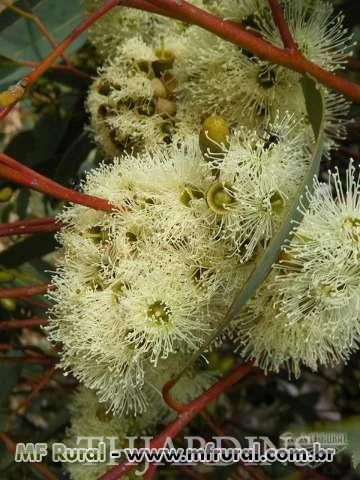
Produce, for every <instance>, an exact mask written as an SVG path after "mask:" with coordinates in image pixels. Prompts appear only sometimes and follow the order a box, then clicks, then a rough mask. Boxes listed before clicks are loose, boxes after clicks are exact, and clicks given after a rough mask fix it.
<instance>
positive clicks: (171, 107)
mask: <svg viewBox="0 0 360 480" xmlns="http://www.w3.org/2000/svg"><path fill="white" fill-rule="evenodd" d="M156 112H157V113H160V115H163V116H165V117H173V116H174V115H175V114H176V103H175V102H172V101H171V100H168V99H167V98H158V99H157V101H156Z"/></svg>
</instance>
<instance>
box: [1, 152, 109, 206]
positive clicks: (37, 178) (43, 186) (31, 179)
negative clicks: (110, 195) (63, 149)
mask: <svg viewBox="0 0 360 480" xmlns="http://www.w3.org/2000/svg"><path fill="white" fill-rule="evenodd" d="M0 177H1V178H5V179H6V180H9V181H11V182H15V183H18V184H20V185H24V186H25V187H29V188H32V189H33V190H36V191H38V192H41V193H44V194H47V195H51V196H52V197H54V198H58V199H60V200H64V201H67V202H73V203H77V204H80V205H85V206H86V207H90V208H93V209H95V210H103V211H105V212H109V211H113V210H114V209H115V208H114V207H113V206H112V205H110V203H109V202H108V201H107V200H105V199H104V198H98V197H93V196H91V195H87V194H85V193H80V192H76V191H75V190H71V189H70V188H66V187H63V186H62V185H60V184H58V183H56V182H54V181H53V180H50V179H48V178H47V177H44V176H43V175H40V174H39V173H37V172H35V171H34V170H32V169H31V168H28V167H26V166H25V165H22V164H21V163H19V162H17V161H16V160H14V159H13V158H11V157H9V156H8V155H6V154H5V153H0Z"/></svg>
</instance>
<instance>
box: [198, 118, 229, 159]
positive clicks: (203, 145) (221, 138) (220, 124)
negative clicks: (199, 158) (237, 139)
mask: <svg viewBox="0 0 360 480" xmlns="http://www.w3.org/2000/svg"><path fill="white" fill-rule="evenodd" d="M229 134H230V130H229V126H228V124H227V122H226V121H225V120H224V119H223V118H222V117H220V116H218V115H212V116H210V117H208V118H207V119H206V120H205V121H204V123H203V124H202V127H201V130H200V135H199V145H200V149H201V151H202V153H203V154H204V155H205V154H207V153H214V154H216V153H221V154H224V153H225V152H226V150H227V149H228V148H229Z"/></svg>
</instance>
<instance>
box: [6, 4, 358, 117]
mask: <svg viewBox="0 0 360 480" xmlns="http://www.w3.org/2000/svg"><path fill="white" fill-rule="evenodd" d="M117 5H122V6H127V7H132V8H137V9H141V10H146V11H149V12H152V13H157V14H159V15H163V16H167V17H171V18H176V19H178V20H182V21H184V22H187V23H192V24H194V25H198V26H200V27H202V28H205V29H206V30H209V31H210V32H213V33H214V34H215V35H217V36H219V37H221V38H224V39H225V40H228V41H230V42H232V43H235V44H236V45H239V46H240V47H242V48H244V49H246V50H248V51H250V52H252V53H253V54H255V55H257V56H258V57H260V58H263V59H265V60H268V61H270V62H273V63H276V64H279V65H283V66H285V67H287V68H290V69H292V70H295V71H297V72H300V73H308V74H310V75H311V76H313V77H314V78H316V79H317V80H318V81H319V82H320V83H323V84H324V85H327V86H328V87H331V88H333V89H335V90H338V91H339V92H342V93H343V94H344V95H345V96H348V97H349V98H352V99H353V100H354V101H357V102H358V101H360V85H357V84H356V83H353V82H351V81H349V80H347V79H345V78H343V77H340V76H338V75H335V74H334V73H332V72H328V71H326V70H324V69H322V68H321V67H318V66H317V65H315V64H314V63H312V62H311V61H309V60H307V59H306V58H305V57H304V56H303V55H302V54H301V52H299V51H297V50H294V49H287V48H286V49H281V48H279V47H276V46H274V45H272V44H270V43H269V42H267V41H265V40H264V39H262V38H261V37H259V36H257V35H255V34H254V33H252V32H251V31H249V30H246V29H245V28H243V27H242V26H241V25H239V24H236V23H234V22H230V21H225V20H223V19H222V18H220V17H218V16H216V15H212V14H211V13H208V12H205V11H203V10H201V9H199V8H197V7H195V6H194V5H191V4H189V3H188V2H185V1H184V0H107V1H105V2H104V4H103V5H101V6H100V7H99V8H98V9H97V10H95V11H94V12H93V13H92V14H90V15H89V16H88V17H87V18H85V19H84V20H83V21H82V22H81V23H80V24H79V25H78V26H77V27H76V28H75V29H74V30H73V31H72V32H71V33H70V34H69V35H68V36H67V37H66V38H65V39H64V40H63V41H62V42H61V43H60V44H59V45H58V46H57V48H56V49H55V50H54V51H53V52H51V54H50V55H49V56H48V57H46V58H45V59H44V60H43V61H42V62H41V63H40V64H39V65H38V66H37V67H35V68H34V70H33V71H32V72H30V73H29V75H27V76H26V77H25V80H26V81H27V85H28V86H31V85H32V84H33V83H34V82H35V81H36V80H37V79H38V78H39V77H40V76H41V75H42V74H43V73H44V72H45V71H46V70H48V69H49V68H50V67H51V65H52V64H53V63H54V62H55V60H56V59H57V58H59V57H60V56H61V55H62V54H63V52H64V51H65V50H66V48H67V47H68V46H69V45H70V44H71V43H72V42H73V41H74V40H75V39H76V38H77V37H78V36H79V35H80V34H81V33H83V32H84V31H85V30H87V29H88V28H89V27H90V26H91V25H92V24H93V23H95V22H96V21H97V20H98V19H99V18H100V17H102V16H103V15H105V14H106V13H107V12H109V11H110V10H111V9H112V8H114V7H115V6H117ZM284 22H285V19H284ZM281 25H282V27H281V28H282V29H284V25H283V23H281ZM283 34H284V32H283ZM18 100H20V99H18ZM18 100H17V101H18ZM13 105H14V104H13ZM10 110H11V106H10V107H6V108H5V109H4V110H3V111H1V112H0V119H1V118H4V117H5V116H6V115H7V113H8V112H9V111H10Z"/></svg>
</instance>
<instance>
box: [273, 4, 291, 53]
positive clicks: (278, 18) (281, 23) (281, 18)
mask: <svg viewBox="0 0 360 480" xmlns="http://www.w3.org/2000/svg"><path fill="white" fill-rule="evenodd" d="M269 4H270V8H271V13H272V16H273V19H274V22H275V24H276V26H277V27H278V30H279V33H280V36H281V39H282V42H283V44H284V47H285V48H287V49H288V50H293V51H295V50H298V47H297V45H296V43H295V42H294V39H293V37H292V35H291V32H290V29H289V25H288V23H287V21H286V19H285V15H284V9H283V7H282V6H281V5H280V3H279V2H278V0H269Z"/></svg>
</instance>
